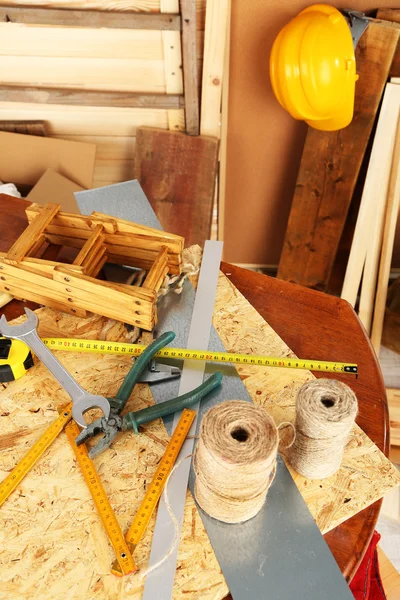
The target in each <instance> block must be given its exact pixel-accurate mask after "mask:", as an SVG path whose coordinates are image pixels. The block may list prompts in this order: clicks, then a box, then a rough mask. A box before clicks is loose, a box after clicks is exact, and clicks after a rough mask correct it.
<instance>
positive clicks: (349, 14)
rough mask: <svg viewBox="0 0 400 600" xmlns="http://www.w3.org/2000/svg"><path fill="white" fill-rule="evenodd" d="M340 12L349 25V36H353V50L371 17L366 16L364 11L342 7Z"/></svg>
mask: <svg viewBox="0 0 400 600" xmlns="http://www.w3.org/2000/svg"><path fill="white" fill-rule="evenodd" d="M340 12H341V13H342V15H343V16H344V17H345V19H346V21H347V23H348V26H349V27H350V32H351V37H352V38H353V47H354V50H355V49H356V48H357V44H358V42H359V41H360V38H361V36H362V34H363V33H364V31H365V30H366V29H367V27H368V25H369V22H370V20H371V19H370V18H369V17H366V16H365V14H364V13H362V12H358V11H357V10H351V9H344V10H341V11H340Z"/></svg>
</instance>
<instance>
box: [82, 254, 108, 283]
mask: <svg viewBox="0 0 400 600" xmlns="http://www.w3.org/2000/svg"><path fill="white" fill-rule="evenodd" d="M107 261H108V256H107V254H104V255H103V256H99V259H98V260H97V261H96V262H95V263H93V264H92V265H91V266H90V268H89V269H86V274H87V275H89V277H97V275H98V274H99V273H100V271H101V270H102V268H103V267H104V265H105V264H106V262H107Z"/></svg>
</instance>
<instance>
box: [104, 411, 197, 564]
mask: <svg viewBox="0 0 400 600" xmlns="http://www.w3.org/2000/svg"><path fill="white" fill-rule="evenodd" d="M195 416H196V411H194V410H190V409H188V408H185V409H184V411H183V412H182V416H181V418H180V419H179V422H178V425H177V426H176V428H175V430H174V433H173V434H172V437H171V439H170V441H169V444H168V446H167V448H166V450H165V453H164V455H163V457H162V459H161V460H160V463H159V465H158V467H157V471H156V472H155V474H154V477H153V479H152V480H151V483H150V485H149V487H148V488H147V492H146V495H145V497H144V498H143V500H142V503H141V504H140V507H139V510H138V511H137V513H136V516H135V518H134V519H133V522H132V525H131V526H130V528H129V530H128V533H127V534H126V536H125V539H126V541H127V542H128V544H129V548H130V550H131V552H133V550H134V549H135V548H136V546H137V545H138V543H139V542H140V540H141V539H142V537H143V535H144V532H145V531H146V528H147V526H148V524H149V521H150V519H151V516H152V514H153V512H154V510H155V508H156V506H157V502H158V501H159V499H160V497H161V494H162V491H163V489H164V487H165V483H166V481H167V479H168V476H169V474H170V473H171V471H172V468H173V466H174V464H175V461H176V459H177V458H178V455H179V452H180V451H181V448H182V446H183V442H184V441H185V439H186V436H187V434H188V433H189V431H190V428H191V426H192V423H193V421H194V418H195ZM111 572H112V573H114V574H115V575H121V571H120V569H119V568H118V563H117V562H115V563H114V564H113V566H112V569H111Z"/></svg>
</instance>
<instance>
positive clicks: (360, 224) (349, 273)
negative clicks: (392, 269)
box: [341, 83, 400, 333]
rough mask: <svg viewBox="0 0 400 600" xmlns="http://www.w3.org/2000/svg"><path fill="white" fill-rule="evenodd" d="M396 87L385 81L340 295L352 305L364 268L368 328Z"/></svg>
mask: <svg viewBox="0 0 400 600" xmlns="http://www.w3.org/2000/svg"><path fill="white" fill-rule="evenodd" d="M399 106H400V87H399V86H396V85H394V84H391V83H389V84H387V86H386V90H385V94H384V98H383V103H382V108H381V111H380V115H379V120H378V126H377V130H376V133H375V137H374V143H373V146H372V151H371V157H370V161H369V164H368V171H367V175H366V178H365V184H364V189H363V194H362V199H361V204H360V209H359V211H358V216H357V223H356V227H355V230H354V236H353V241H352V245H351V250H350V256H349V261H348V263H347V268H346V275H345V278H344V283H343V289H342V294H341V297H342V298H344V299H345V300H347V301H348V302H350V304H351V305H352V306H353V307H354V306H355V303H356V299H357V292H358V288H359V286H360V282H361V277H362V273H363V269H364V276H363V285H362V290H361V300H360V309H359V316H360V319H361V321H362V322H363V324H364V327H365V328H366V330H367V332H368V333H369V331H370V326H371V316H372V310H373V306H372V304H373V298H374V296H375V286H376V277H377V272H378V261H379V253H380V245H381V240H382V229H383V218H384V214H385V207H386V195H387V190H388V184H389V175H390V166H391V161H392V154H393V148H394V139H395V131H396V124H397V118H398V114H399Z"/></svg>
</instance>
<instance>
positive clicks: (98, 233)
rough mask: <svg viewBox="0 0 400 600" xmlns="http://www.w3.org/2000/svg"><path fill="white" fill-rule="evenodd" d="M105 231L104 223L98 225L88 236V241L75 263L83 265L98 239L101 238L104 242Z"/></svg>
mask: <svg viewBox="0 0 400 600" xmlns="http://www.w3.org/2000/svg"><path fill="white" fill-rule="evenodd" d="M103 231H104V228H103V226H102V225H96V227H95V228H94V229H93V233H92V234H91V235H90V236H89V237H88V239H87V242H86V243H85V244H84V245H83V246H82V248H81V251H80V252H79V254H78V256H77V257H76V258H75V260H74V265H80V266H82V264H83V262H84V261H85V260H86V258H87V256H88V254H89V252H90V251H91V250H92V248H93V246H94V245H95V243H96V242H97V240H100V242H101V243H103V242H104V235H103Z"/></svg>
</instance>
